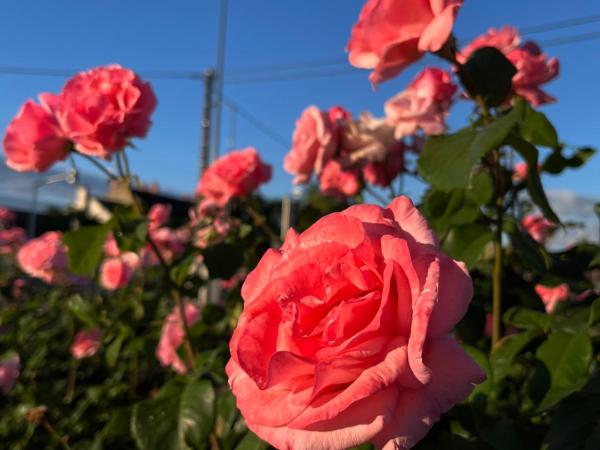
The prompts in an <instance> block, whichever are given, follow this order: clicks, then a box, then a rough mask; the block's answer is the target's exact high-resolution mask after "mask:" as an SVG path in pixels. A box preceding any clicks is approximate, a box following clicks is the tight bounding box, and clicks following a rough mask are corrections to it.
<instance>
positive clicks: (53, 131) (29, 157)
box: [4, 93, 71, 172]
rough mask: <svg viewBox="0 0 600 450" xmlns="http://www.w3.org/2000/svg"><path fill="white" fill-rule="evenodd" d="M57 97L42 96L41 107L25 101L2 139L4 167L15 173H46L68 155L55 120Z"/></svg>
mask: <svg viewBox="0 0 600 450" xmlns="http://www.w3.org/2000/svg"><path fill="white" fill-rule="evenodd" d="M57 105H58V100H57V99H56V96H54V95H52V94H47V93H44V94H41V95H40V104H37V103H35V102H34V101H33V100H28V101H27V102H25V104H24V105H23V106H22V107H21V109H20V110H19V112H18V113H17V116H16V117H15V118H14V119H13V120H12V121H11V122H10V124H9V125H8V128H7V129H6V134H5V135H4V154H5V155H6V165H7V166H8V167H10V168H11V169H13V170H16V171H18V172H45V171H46V170H48V169H49V168H50V166H52V165H53V164H54V163H55V162H57V161H61V160H63V159H65V158H66V157H67V156H68V155H69V147H70V145H71V144H70V143H69V141H68V140H67V139H66V137H65V135H64V133H63V132H62V131H61V129H60V127H59V125H58V122H57V120H56V117H55V109H54V108H56V107H57Z"/></svg>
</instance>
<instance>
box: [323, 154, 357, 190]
mask: <svg viewBox="0 0 600 450" xmlns="http://www.w3.org/2000/svg"><path fill="white" fill-rule="evenodd" d="M360 188H361V183H360V179H359V178H358V169H357V168H349V169H345V168H344V167H342V165H341V164H340V163H339V161H336V160H331V161H329V162H328V163H327V164H326V165H325V168H324V169H323V172H322V173H321V177H320V178H319V189H320V190H321V192H322V193H323V194H325V195H329V196H331V197H337V198H340V199H344V198H345V197H352V196H354V195H356V194H358V193H359V192H360Z"/></svg>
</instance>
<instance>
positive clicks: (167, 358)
mask: <svg viewBox="0 0 600 450" xmlns="http://www.w3.org/2000/svg"><path fill="white" fill-rule="evenodd" d="M184 316H185V321H186V324H187V325H188V327H190V326H192V325H193V324H194V323H196V322H197V321H198V318H199V317H200V309H199V308H198V307H197V306H196V305H194V304H192V303H186V304H185V305H184ZM183 339H184V330H183V323H182V322H181V314H180V313H179V308H178V307H175V308H173V311H171V313H170V314H169V315H168V316H167V318H166V319H165V322H164V323H163V326H162V330H161V332H160V341H159V342H158V347H156V357H157V358H158V360H159V361H160V363H161V365H162V366H163V367H167V366H171V368H172V369H173V370H174V371H175V372H177V373H179V374H184V373H186V372H187V368H186V366H185V364H184V363H183V361H182V360H181V358H180V357H179V355H178V354H177V350H178V349H179V347H180V346H181V344H183Z"/></svg>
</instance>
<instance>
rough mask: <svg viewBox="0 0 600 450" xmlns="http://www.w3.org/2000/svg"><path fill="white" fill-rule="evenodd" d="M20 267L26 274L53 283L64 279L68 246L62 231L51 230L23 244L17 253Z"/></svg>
mask: <svg viewBox="0 0 600 450" xmlns="http://www.w3.org/2000/svg"><path fill="white" fill-rule="evenodd" d="M17 262H18V263H19V267H20V268H21V270H22V271H23V272H25V273H26V274H28V275H30V276H32V277H34V278H39V279H40V280H43V281H45V282H46V283H49V284H52V283H56V282H59V281H61V280H63V279H64V277H65V272H66V268H67V262H68V257H67V247H66V246H65V245H64V244H63V243H62V233H61V232H60V231H49V232H47V233H44V234H42V235H41V236H40V237H38V238H35V239H31V240H30V241H29V242H27V243H26V244H23V245H22V246H21V248H20V249H19V252H18V253H17Z"/></svg>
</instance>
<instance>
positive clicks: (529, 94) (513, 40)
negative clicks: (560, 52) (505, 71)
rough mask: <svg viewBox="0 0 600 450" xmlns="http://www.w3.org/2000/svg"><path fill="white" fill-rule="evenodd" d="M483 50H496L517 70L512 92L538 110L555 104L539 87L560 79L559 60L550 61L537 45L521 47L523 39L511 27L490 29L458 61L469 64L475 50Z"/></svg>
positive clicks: (469, 46)
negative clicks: (558, 77) (540, 107)
mask: <svg viewBox="0 0 600 450" xmlns="http://www.w3.org/2000/svg"><path fill="white" fill-rule="evenodd" d="M482 47H495V48H497V49H498V50H500V51H501V52H502V53H503V54H504V55H505V56H506V57H507V58H508V59H509V60H510V62H512V63H513V65H514V66H515V68H516V69H517V73H516V74H515V75H514V76H513V90H514V91H515V93H516V94H517V95H520V96H522V97H524V98H525V99H526V100H527V101H528V102H529V103H531V104H532V105H533V106H535V107H537V106H540V105H543V104H546V103H552V102H555V101H556V99H555V98H554V97H552V96H550V95H548V94H547V93H546V92H544V91H543V90H542V89H541V88H540V86H541V85H542V84H546V83H548V82H549V81H551V80H553V79H554V78H556V77H557V76H558V73H559V62H558V60H557V59H556V58H550V59H548V58H547V56H546V55H545V54H544V53H542V51H541V50H540V48H539V47H538V45H537V44H535V43H534V42H531V41H528V42H525V43H524V44H521V36H520V34H519V32H518V31H517V29H516V28H514V27H509V26H507V27H503V28H500V29H499V30H496V29H494V28H490V30H489V31H488V32H487V33H486V34H484V35H482V36H479V37H477V38H475V40H473V42H471V43H470V44H469V45H467V46H466V47H465V48H464V49H463V50H462V51H461V54H460V56H459V57H458V60H459V61H460V62H464V61H466V60H467V59H468V58H469V56H470V55H471V54H472V53H473V52H474V51H475V50H477V49H479V48H482Z"/></svg>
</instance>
